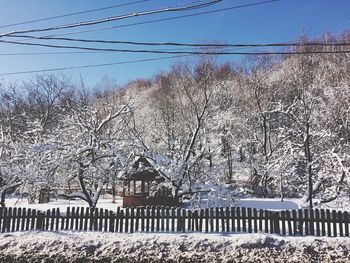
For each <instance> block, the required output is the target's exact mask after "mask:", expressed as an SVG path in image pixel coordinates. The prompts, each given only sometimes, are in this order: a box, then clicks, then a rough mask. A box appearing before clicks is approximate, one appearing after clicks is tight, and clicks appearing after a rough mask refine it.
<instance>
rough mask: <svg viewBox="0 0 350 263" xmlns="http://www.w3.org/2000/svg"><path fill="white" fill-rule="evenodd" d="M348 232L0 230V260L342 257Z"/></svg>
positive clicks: (345, 258) (316, 259)
mask: <svg viewBox="0 0 350 263" xmlns="http://www.w3.org/2000/svg"><path fill="white" fill-rule="evenodd" d="M349 249H350V239H349V238H325V237H322V238H313V237H280V236H269V235H263V234H239V235H233V234H232V235H217V234H141V233H138V234H120V233H118V234H112V233H95V232H92V233H88V232H84V233H78V232H36V231H33V232H17V233H10V234H8V233H7V234H0V262H13V261H15V262H67V261H68V262H87V261H93V262H274V261H277V262H348V261H349V260H350V256H349Z"/></svg>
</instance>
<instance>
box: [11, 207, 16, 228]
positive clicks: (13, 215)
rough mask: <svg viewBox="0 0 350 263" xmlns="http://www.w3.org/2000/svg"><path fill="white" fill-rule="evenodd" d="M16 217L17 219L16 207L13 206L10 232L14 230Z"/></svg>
mask: <svg viewBox="0 0 350 263" xmlns="http://www.w3.org/2000/svg"><path fill="white" fill-rule="evenodd" d="M16 219H17V207H14V208H13V211H12V225H11V232H15V230H16Z"/></svg>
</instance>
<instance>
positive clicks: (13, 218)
mask: <svg viewBox="0 0 350 263" xmlns="http://www.w3.org/2000/svg"><path fill="white" fill-rule="evenodd" d="M349 223H350V218H349V213H348V212H341V211H335V210H332V211H330V210H328V209H326V210H325V209H304V210H301V209H300V210H286V211H279V212H274V211H269V210H262V209H260V210H258V209H252V208H245V207H226V208H210V209H202V210H194V211H192V210H186V209H180V208H169V207H137V208H126V209H123V208H118V209H117V211H116V212H115V211H110V210H104V209H90V208H84V207H68V208H67V210H66V211H65V212H64V213H62V212H61V211H60V209H58V208H57V209H55V208H54V209H51V210H47V211H46V212H42V211H38V210H35V209H26V208H16V207H9V208H0V232H3V233H4V232H14V231H24V230H50V231H56V230H74V231H101V232H125V233H133V232H205V233H213V232H214V233H241V232H245V233H273V234H280V235H299V236H304V235H312V236H333V237H336V236H346V237H349Z"/></svg>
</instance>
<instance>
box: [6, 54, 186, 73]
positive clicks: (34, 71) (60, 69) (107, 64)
mask: <svg viewBox="0 0 350 263" xmlns="http://www.w3.org/2000/svg"><path fill="white" fill-rule="evenodd" d="M180 57H185V56H170V57H159V58H148V59H139V60H129V61H120V62H113V63H103V64H93V65H84V66H75V67H62V68H51V69H39V70H28V71H17V72H9V73H0V76H9V75H19V74H33V73H44V72H51V71H62V70H71V69H82V68H96V67H105V66H113V65H123V64H133V63H141V62H150V61H157V60H166V59H172V58H180Z"/></svg>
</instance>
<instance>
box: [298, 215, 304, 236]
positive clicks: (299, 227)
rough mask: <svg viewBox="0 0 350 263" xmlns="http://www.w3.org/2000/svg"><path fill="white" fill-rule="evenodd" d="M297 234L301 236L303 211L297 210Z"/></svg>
mask: <svg viewBox="0 0 350 263" xmlns="http://www.w3.org/2000/svg"><path fill="white" fill-rule="evenodd" d="M298 219H299V221H298V234H299V235H300V236H302V235H303V210H301V209H299V210H298Z"/></svg>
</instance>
